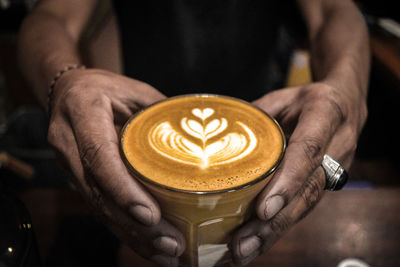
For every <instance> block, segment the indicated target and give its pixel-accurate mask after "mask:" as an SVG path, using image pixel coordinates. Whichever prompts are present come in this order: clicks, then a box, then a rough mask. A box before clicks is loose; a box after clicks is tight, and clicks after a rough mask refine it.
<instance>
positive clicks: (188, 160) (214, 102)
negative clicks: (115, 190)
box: [121, 95, 284, 191]
mask: <svg viewBox="0 0 400 267" xmlns="http://www.w3.org/2000/svg"><path fill="white" fill-rule="evenodd" d="M121 146H122V152H123V155H124V156H125V158H126V160H127V162H128V163H129V165H130V167H131V169H133V170H134V171H135V172H137V173H139V174H140V175H141V176H143V177H145V179H149V180H151V181H153V182H156V183H158V184H162V185H164V186H167V187H171V188H175V189H180V190H188V191H218V190H224V189H229V188H234V187H237V186H240V185H243V184H247V183H249V182H251V181H253V180H255V179H257V178H259V177H261V176H263V175H264V174H266V173H267V172H268V171H269V170H271V169H272V168H273V167H275V166H276V164H277V163H278V161H279V159H280V157H281V155H282V153H283V147H284V141H283V137H282V133H281V130H280V128H279V126H278V125H277V124H276V122H275V121H274V120H272V119H271V118H270V117H268V116H267V115H266V114H265V113H263V112H262V111H260V110H258V109H256V108H254V107H253V106H251V105H250V104H247V103H246V102H243V101H238V100H236V99H233V98H227V97H219V96H211V95H202V96H182V97H176V98H171V99H168V100H166V101H163V102H160V103H158V104H156V105H153V106H151V107H149V108H147V109H146V110H144V111H143V112H141V113H140V114H138V115H137V116H136V117H134V118H133V119H131V120H130V121H129V122H128V124H127V125H126V126H125V128H124V130H123V135H122V144H121Z"/></svg>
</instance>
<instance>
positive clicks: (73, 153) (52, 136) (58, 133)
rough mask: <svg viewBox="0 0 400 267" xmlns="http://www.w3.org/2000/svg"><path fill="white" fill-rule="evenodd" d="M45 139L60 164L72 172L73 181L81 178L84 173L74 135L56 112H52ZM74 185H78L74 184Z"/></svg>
mask: <svg viewBox="0 0 400 267" xmlns="http://www.w3.org/2000/svg"><path fill="white" fill-rule="evenodd" d="M47 139H48V142H49V144H51V145H52V147H53V148H54V150H55V151H56V153H57V156H58V158H61V163H62V164H66V165H67V166H68V167H67V169H68V171H69V172H72V176H73V178H74V180H76V179H77V177H81V178H83V177H84V171H83V167H82V163H81V161H80V158H79V153H78V147H77V144H76V140H75V137H74V134H73V132H72V130H71V127H70V126H69V125H68V124H67V122H66V121H65V120H64V119H63V117H61V116H60V115H59V112H58V110H54V112H53V117H52V120H51V121H50V124H49V130H48V136H47ZM75 182H77V181H75ZM76 185H78V184H77V183H76ZM79 187H80V186H79Z"/></svg>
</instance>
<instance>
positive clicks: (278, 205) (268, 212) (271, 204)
mask: <svg viewBox="0 0 400 267" xmlns="http://www.w3.org/2000/svg"><path fill="white" fill-rule="evenodd" d="M284 204H285V200H284V199H283V197H282V196H280V195H275V196H272V197H269V198H268V199H267V200H266V201H265V210H264V215H265V219H266V220H269V219H271V218H272V217H274V216H275V214H277V213H278V212H279V211H280V210H281V209H282V207H283V205H284Z"/></svg>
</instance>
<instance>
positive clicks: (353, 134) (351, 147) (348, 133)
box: [326, 124, 358, 170]
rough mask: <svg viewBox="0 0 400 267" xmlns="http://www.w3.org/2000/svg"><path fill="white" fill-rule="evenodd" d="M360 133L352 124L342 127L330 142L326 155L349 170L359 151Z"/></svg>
mask: <svg viewBox="0 0 400 267" xmlns="http://www.w3.org/2000/svg"><path fill="white" fill-rule="evenodd" d="M357 142H358V132H357V131H356V130H355V129H354V127H352V126H351V125H350V124H344V125H342V126H341V127H340V128H339V129H338V131H337V132H336V133H335V135H334V137H333V138H332V141H331V142H330V144H329V146H328V149H327V151H326V154H328V155H330V156H331V157H333V158H334V159H335V160H336V161H337V162H339V163H340V164H341V165H342V166H343V167H344V168H345V169H346V170H349V168H350V165H351V163H352V161H353V158H354V155H355V153H356V149H357Z"/></svg>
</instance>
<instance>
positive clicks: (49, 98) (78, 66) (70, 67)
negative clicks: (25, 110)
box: [47, 64, 86, 116]
mask: <svg viewBox="0 0 400 267" xmlns="http://www.w3.org/2000/svg"><path fill="white" fill-rule="evenodd" d="M85 68H86V67H85V66H84V65H82V64H73V65H67V66H65V67H64V68H63V69H62V70H60V71H59V72H57V74H56V75H55V76H54V78H53V80H51V82H50V85H49V90H48V93H47V113H48V114H49V116H50V115H51V104H52V100H53V94H54V87H55V86H56V83H57V81H58V80H59V79H60V78H61V76H62V75H63V74H64V73H66V72H68V71H70V70H76V69H85Z"/></svg>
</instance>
